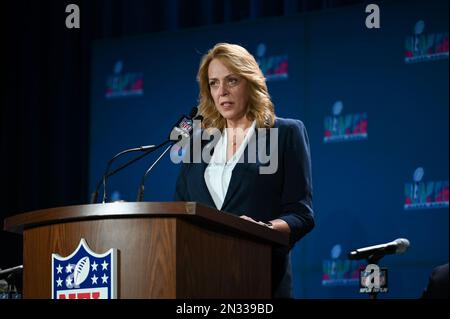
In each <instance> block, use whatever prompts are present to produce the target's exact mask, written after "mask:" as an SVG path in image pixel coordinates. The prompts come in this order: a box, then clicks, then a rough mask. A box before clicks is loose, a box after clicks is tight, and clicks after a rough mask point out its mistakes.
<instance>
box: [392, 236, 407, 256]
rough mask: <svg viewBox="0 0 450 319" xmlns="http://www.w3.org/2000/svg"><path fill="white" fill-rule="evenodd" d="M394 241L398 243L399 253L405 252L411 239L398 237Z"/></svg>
mask: <svg viewBox="0 0 450 319" xmlns="http://www.w3.org/2000/svg"><path fill="white" fill-rule="evenodd" d="M394 242H395V243H396V244H397V249H396V250H395V252H396V253H397V254H403V253H404V252H405V251H406V250H407V249H408V247H409V240H408V239H406V238H397V239H396V240H394Z"/></svg>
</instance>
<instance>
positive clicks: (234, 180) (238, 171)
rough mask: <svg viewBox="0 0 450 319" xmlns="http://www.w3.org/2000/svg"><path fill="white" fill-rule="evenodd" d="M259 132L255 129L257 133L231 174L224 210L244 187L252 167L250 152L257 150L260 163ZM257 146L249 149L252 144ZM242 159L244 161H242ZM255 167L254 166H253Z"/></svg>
mask: <svg viewBox="0 0 450 319" xmlns="http://www.w3.org/2000/svg"><path fill="white" fill-rule="evenodd" d="M257 140H258V130H257V129H256V128H255V132H254V134H253V136H252V137H251V138H250V140H249V141H248V144H247V146H246V147H245V150H244V152H243V153H242V155H241V158H240V159H239V161H238V163H237V164H236V166H235V167H234V169H233V172H232V173H231V179H230V184H229V185H228V190H227V194H226V195H225V199H224V201H223V205H222V208H223V209H224V207H226V206H227V205H228V204H229V202H230V201H231V199H232V198H233V196H234V194H236V191H237V190H238V189H239V187H241V186H242V183H243V182H242V179H243V178H244V175H245V172H246V171H247V170H248V168H249V166H250V165H252V164H251V163H249V162H248V157H249V156H248V155H249V154H248V152H249V149H250V150H256V162H258V155H257V154H258V143H257ZM253 143H254V144H255V145H254V146H253V145H252V147H250V148H249V145H250V144H253ZM242 157H243V158H244V160H242ZM253 165H254V164H253Z"/></svg>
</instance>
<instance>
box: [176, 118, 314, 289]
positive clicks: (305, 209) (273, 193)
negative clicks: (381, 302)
mask: <svg viewBox="0 0 450 319" xmlns="http://www.w3.org/2000/svg"><path fill="white" fill-rule="evenodd" d="M274 128H277V129H278V139H277V140H278V152H272V154H271V160H272V161H273V160H277V161H278V168H277V170H276V172H275V173H274V174H260V170H259V168H260V167H263V166H269V165H270V164H269V163H266V164H264V163H261V162H260V161H259V158H258V156H256V163H249V161H248V159H249V158H251V157H249V153H248V151H249V149H251V148H250V147H249V146H250V145H251V143H255V148H256V150H257V152H258V150H259V145H264V144H260V143H261V142H260V143H258V142H257V140H258V139H260V138H262V143H265V145H266V150H269V147H270V136H271V134H273V133H272V132H271V131H270V130H265V131H266V132H267V134H266V136H265V137H264V136H263V135H264V134H259V132H258V130H256V129H255V134H254V136H253V138H252V139H251V140H250V141H249V145H247V148H246V150H245V151H244V154H243V158H244V161H243V162H242V163H240V162H238V163H237V164H236V166H235V167H234V169H233V172H232V176H231V180H230V184H229V187H228V191H227V194H226V196H225V200H224V203H223V206H222V208H221V210H222V211H225V212H228V213H232V214H235V215H237V216H240V215H247V216H249V217H252V218H253V219H255V220H257V221H264V222H267V221H269V220H272V219H276V218H280V219H283V220H284V221H286V223H287V224H288V225H289V227H290V229H291V234H290V245H289V247H286V248H283V249H282V248H276V249H274V251H273V258H272V259H273V263H272V287H273V296H274V297H281V298H289V297H292V280H291V275H292V274H291V272H292V271H291V266H290V255H289V250H290V249H291V248H292V247H293V246H294V244H295V243H296V242H297V241H298V240H299V239H300V238H302V237H303V236H304V235H306V234H307V233H308V232H309V231H311V230H312V229H313V227H314V218H313V210H312V180H311V157H310V148H309V140H308V135H307V132H306V128H305V126H304V125H303V123H302V122H301V121H299V120H293V119H282V118H276V121H275V125H274ZM273 137H275V136H273ZM203 147H209V148H211V152H213V151H214V145H211V144H209V145H208V143H207V142H205V143H203V144H202V149H203ZM267 153H268V151H267ZM267 153H266V154H267ZM207 165H208V163H205V162H203V161H202V162H201V163H185V164H183V165H182V168H181V171H180V174H179V176H178V180H177V185H176V191H175V200H176V201H193V202H199V203H202V204H205V205H208V206H210V207H214V208H216V207H215V204H214V201H213V199H212V197H211V195H210V193H209V190H208V188H207V186H206V182H205V178H204V173H205V169H206V167H207Z"/></svg>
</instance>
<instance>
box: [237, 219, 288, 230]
mask: <svg viewBox="0 0 450 319" xmlns="http://www.w3.org/2000/svg"><path fill="white" fill-rule="evenodd" d="M240 217H241V218H242V219H245V220H248V221H251V222H253V223H255V224H259V225H262V226H266V227H269V228H271V229H275V230H278V231H281V232H284V233H288V234H289V233H290V232H291V228H290V227H289V225H288V224H287V223H286V222H285V221H284V220H282V219H274V220H271V221H269V222H268V223H264V222H261V221H256V220H254V219H253V218H251V217H248V216H245V215H241V216H240Z"/></svg>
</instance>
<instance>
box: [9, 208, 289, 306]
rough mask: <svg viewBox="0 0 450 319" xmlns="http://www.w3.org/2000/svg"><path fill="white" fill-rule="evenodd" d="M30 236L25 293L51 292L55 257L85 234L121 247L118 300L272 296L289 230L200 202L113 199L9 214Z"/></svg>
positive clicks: (99, 247) (98, 247)
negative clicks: (276, 263)
mask: <svg viewBox="0 0 450 319" xmlns="http://www.w3.org/2000/svg"><path fill="white" fill-rule="evenodd" d="M4 229H5V230H6V231H10V232H16V233H19V234H22V235H23V263H24V272H23V276H24V278H23V283H24V286H23V287H24V288H23V296H24V298H50V297H51V283H52V269H51V255H52V253H57V254H59V255H61V256H63V257H65V256H68V255H70V254H71V253H72V252H73V251H74V250H75V249H76V248H77V246H78V244H79V243H80V240H81V238H84V239H85V240H86V242H87V244H88V245H89V247H90V248H91V249H92V250H93V251H95V252H96V253H99V254H101V253H104V252H106V251H108V250H109V249H111V248H116V249H117V251H118V254H117V255H118V256H117V257H118V258H117V259H118V262H117V297H118V298H270V297H271V256H272V252H271V251H272V246H274V245H287V244H288V235H287V234H284V233H281V232H278V231H275V230H273V229H270V228H266V227H264V226H260V225H258V224H255V223H252V222H249V221H246V220H243V219H241V218H239V217H237V216H234V215H231V214H227V213H223V212H219V211H217V210H215V209H213V208H210V207H207V206H205V205H201V204H198V203H194V202H142V203H127V202H117V203H107V204H92V205H79V206H66V207H57V208H50V209H43V210H37V211H34V212H29V213H24V214H19V215H15V216H12V217H9V218H7V219H5V221H4Z"/></svg>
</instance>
